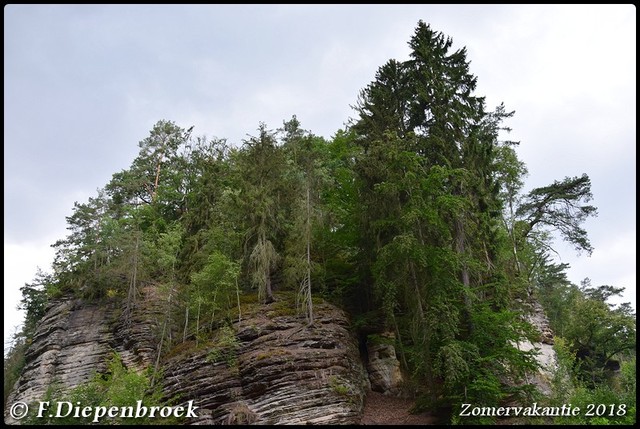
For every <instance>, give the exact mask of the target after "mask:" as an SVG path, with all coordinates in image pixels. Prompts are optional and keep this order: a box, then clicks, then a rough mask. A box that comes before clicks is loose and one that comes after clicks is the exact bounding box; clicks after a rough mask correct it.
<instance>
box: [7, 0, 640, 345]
mask: <svg viewBox="0 0 640 429" xmlns="http://www.w3.org/2000/svg"><path fill="white" fill-rule="evenodd" d="M420 19H422V20H423V21H425V22H426V23H429V24H430V25H431V27H432V28H433V29H434V30H437V31H441V32H443V33H444V34H445V35H447V36H450V37H451V38H452V39H453V43H454V48H456V49H457V48H462V47H464V46H466V47H467V50H468V56H467V59H468V60H470V61H471V65H470V71H471V73H473V74H474V75H476V76H477V77H478V87H477V90H476V95H479V96H486V100H487V107H488V108H489V109H492V108H493V107H495V106H496V105H498V104H499V103H501V102H504V103H505V106H506V108H507V109H508V110H515V111H516V114H515V116H514V117H513V118H512V119H511V120H509V121H508V122H507V123H506V125H508V126H510V127H511V128H512V129H513V131H512V133H511V135H510V138H511V139H513V140H518V141H520V142H521V144H520V147H519V149H518V153H519V156H520V158H521V159H522V160H523V161H524V162H525V163H526V164H527V167H528V169H529V173H530V174H529V177H528V178H527V182H526V185H525V191H528V190H530V189H532V188H534V187H538V186H544V185H548V184H551V183H552V182H553V181H554V180H561V179H563V178H564V177H566V176H577V175H580V174H582V173H587V174H588V175H589V177H590V178H591V181H592V191H593V194H594V201H593V202H592V204H594V205H595V206H597V207H598V211H599V216H598V217H597V218H594V219H590V220H588V221H587V222H586V224H585V228H586V229H587V231H588V233H589V235H590V238H591V241H592V244H593V246H594V247H595V251H594V252H593V255H592V256H591V257H587V256H586V255H585V254H583V255H581V256H577V255H576V254H575V252H574V251H573V250H572V249H571V248H570V247H568V246H565V245H563V244H562V243H558V245H557V250H558V252H559V253H560V255H561V257H562V262H568V263H570V264H571V269H570V271H569V279H570V280H571V281H572V282H574V283H576V284H579V282H580V281H581V280H582V279H584V278H585V277H589V278H591V279H592V282H593V284H594V285H602V284H610V285H615V286H623V287H625V288H626V289H627V290H626V294H625V297H624V301H631V302H632V303H633V305H634V306H635V288H636V262H635V261H636V145H635V143H636V120H635V117H636V11H635V7H634V6H632V5H613V6H611V5H601V6H591V5H586V6H585V5H583V6H560V5H479V6H470V5H382V6H372V5H361V6H358V5H313V6H312V5H293V6H289V5H260V6H257V5H239V6H235V5H204V6H195V5H190V6H178V5H155V6H152V5H150V6H146V5H84V6H70V5H63V6H61V5H35V6H32V5H10V6H5V8H4V298H5V302H4V311H5V316H4V317H5V319H4V321H5V328H4V337H5V344H6V342H7V339H8V337H9V336H10V334H11V333H13V332H14V331H15V328H14V327H15V326H16V325H18V324H19V323H20V322H21V317H22V316H21V315H18V313H17V312H16V311H15V307H16V305H17V303H18V301H19V299H20V292H19V288H20V287H21V286H22V285H24V283H25V282H30V281H31V280H32V279H33V277H34V274H35V272H36V267H38V266H39V267H41V268H42V269H44V270H45V271H49V270H50V265H51V262H52V260H53V249H51V248H50V245H51V244H52V243H53V242H55V241H56V240H58V239H61V238H63V237H65V236H66V232H67V231H66V229H65V227H66V222H65V216H69V215H70V214H71V213H72V207H73V203H74V201H78V202H86V201H87V199H88V198H89V197H90V196H95V195H96V190H97V189H98V188H102V187H103V186H104V185H105V184H106V183H107V182H108V181H109V179H110V178H111V175H112V174H113V173H115V172H118V171H120V170H122V169H125V168H128V167H129V165H130V164H131V162H132V161H133V159H134V158H135V157H136V156H137V154H138V146H137V144H138V142H139V141H140V140H143V139H144V138H145V137H147V135H148V134H149V131H150V130H151V128H152V126H153V125H154V124H155V123H156V122H157V121H158V120H161V119H166V120H171V121H174V122H176V124H177V125H179V126H181V127H183V128H187V127H190V126H192V125H193V126H194V134H195V135H206V136H208V137H219V138H226V139H227V140H228V141H229V142H230V143H232V144H240V143H241V141H242V139H244V138H246V136H247V134H251V135H255V134H256V129H257V127H258V125H259V122H261V121H262V122H265V123H266V124H267V126H268V127H269V128H278V127H280V126H281V125H282V121H283V120H285V119H290V118H291V116H292V115H294V114H295V115H296V116H297V117H298V119H299V120H300V122H301V123H302V126H303V128H305V129H308V130H310V131H312V132H313V133H315V134H317V135H322V136H324V137H327V138H330V137H332V136H333V135H334V134H335V132H336V131H337V130H338V129H340V128H342V127H343V126H344V123H345V122H346V121H347V120H348V118H349V117H352V116H354V112H353V110H352V109H351V108H350V106H351V105H353V104H354V103H355V102H356V99H357V95H358V93H359V91H360V90H361V89H362V88H364V87H365V86H366V85H367V84H368V83H369V82H371V81H372V80H373V79H374V77H375V73H376V70H377V69H378V67H380V66H382V65H383V64H384V63H385V62H386V61H387V60H389V59H391V58H394V59H397V60H399V61H404V60H406V59H408V54H409V48H408V45H407V43H408V41H409V39H410V38H411V36H412V35H413V33H414V30H415V27H416V24H417V22H418V20H420Z"/></svg>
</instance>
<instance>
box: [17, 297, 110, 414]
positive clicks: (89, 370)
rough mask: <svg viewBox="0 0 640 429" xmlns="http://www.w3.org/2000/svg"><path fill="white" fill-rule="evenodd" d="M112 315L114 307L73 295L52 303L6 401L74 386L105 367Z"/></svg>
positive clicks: (33, 398) (37, 396)
mask: <svg viewBox="0 0 640 429" xmlns="http://www.w3.org/2000/svg"><path fill="white" fill-rule="evenodd" d="M112 316H113V308H109V307H106V306H102V307H97V306H86V305H83V304H82V302H80V301H79V300H75V299H70V300H61V301H56V302H54V303H52V305H50V306H49V308H48V311H47V312H46V314H45V316H44V318H43V319H42V321H41V322H40V324H39V325H38V329H37V330H36V333H35V335H34V338H33V342H32V343H31V346H30V347H29V348H28V349H27V352H26V354H25V361H26V365H25V367H24V369H23V371H22V376H21V377H20V379H19V380H18V382H17V383H16V386H15V388H14V390H13V391H12V392H11V394H10V395H9V398H8V401H7V403H9V404H11V403H14V402H16V401H22V402H26V403H30V402H33V401H36V400H40V399H42V398H43V397H44V396H45V394H46V392H47V389H48V388H49V387H50V386H57V387H59V388H61V389H65V388H67V389H69V388H73V387H75V386H78V385H80V384H82V383H85V382H87V381H89V380H90V379H91V378H92V377H93V375H94V374H95V372H96V371H102V370H104V369H105V367H106V362H107V358H108V357H109V356H110V354H111V353H112V352H111V350H110V345H111V344H112V342H113V334H112V332H111V329H110V326H109V324H108V323H105V322H106V321H108V320H110V319H111V318H112ZM6 421H7V423H11V421H9V419H8V420H6Z"/></svg>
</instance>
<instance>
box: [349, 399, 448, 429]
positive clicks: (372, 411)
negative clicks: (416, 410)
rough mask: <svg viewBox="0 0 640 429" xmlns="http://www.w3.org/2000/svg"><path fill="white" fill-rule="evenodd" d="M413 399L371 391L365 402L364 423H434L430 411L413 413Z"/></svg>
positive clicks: (361, 422) (362, 422)
mask: <svg viewBox="0 0 640 429" xmlns="http://www.w3.org/2000/svg"><path fill="white" fill-rule="evenodd" d="M412 406H413V400H412V399H406V398H396V397H394V396H386V395H383V394H382V393H378V392H372V391H369V392H368V393H367V398H366V399H365V403H364V413H363V415H362V420H361V421H360V424H363V425H432V424H434V423H435V421H436V419H435V417H433V416H431V415H429V414H428V413H422V414H411V413H410V412H409V410H411V407H412Z"/></svg>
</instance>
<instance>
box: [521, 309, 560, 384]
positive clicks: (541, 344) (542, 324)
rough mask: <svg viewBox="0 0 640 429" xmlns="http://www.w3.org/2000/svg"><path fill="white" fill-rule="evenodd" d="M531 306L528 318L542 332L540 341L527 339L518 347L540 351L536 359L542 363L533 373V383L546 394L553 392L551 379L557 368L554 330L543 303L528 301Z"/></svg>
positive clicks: (524, 349)
mask: <svg viewBox="0 0 640 429" xmlns="http://www.w3.org/2000/svg"><path fill="white" fill-rule="evenodd" d="M525 307H528V308H529V311H528V313H527V314H526V320H527V321H528V322H529V323H531V324H532V325H533V326H534V327H535V328H536V329H537V330H538V332H539V333H540V337H539V339H538V341H535V342H533V343H532V342H529V341H525V342H523V343H520V344H518V348H519V349H520V350H523V351H529V350H532V349H535V350H536V351H537V352H538V355H537V357H536V360H537V361H538V363H540V366H541V369H540V372H539V373H537V374H534V375H533V380H532V381H533V383H534V384H535V385H536V386H537V387H538V390H540V392H541V393H542V394H544V395H549V394H550V393H551V379H552V378H553V373H554V371H555V369H556V352H555V350H554V349H553V331H552V330H551V328H550V327H549V319H547V316H546V315H545V314H544V309H543V308H542V305H540V303H538V302H537V301H532V302H529V303H526V305H525Z"/></svg>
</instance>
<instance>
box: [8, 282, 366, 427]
mask: <svg viewBox="0 0 640 429" xmlns="http://www.w3.org/2000/svg"><path fill="white" fill-rule="evenodd" d="M152 295H153V294H149V293H146V294H145V297H146V298H147V299H146V300H145V301H144V302H141V303H140V305H139V307H138V310H136V312H134V313H133V315H132V316H131V318H130V319H129V320H127V321H125V320H124V317H123V316H122V313H123V312H122V310H121V308H119V306H116V305H115V304H111V305H101V306H95V305H87V304H86V303H83V302H82V301H80V300H71V299H70V300H61V301H58V302H55V303H53V304H52V305H51V306H50V308H49V309H48V311H47V313H46V315H45V317H44V319H43V320H42V321H41V323H40V325H39V327H38V331H37V333H36V335H35V338H34V341H33V343H32V344H31V346H30V347H29V350H28V352H27V356H26V360H27V364H26V366H25V369H24V370H23V374H22V376H21V377H20V379H19V380H18V382H17V383H16V386H15V388H14V391H13V392H12V393H11V395H10V397H9V400H8V402H7V403H8V404H12V403H15V402H16V401H22V402H27V403H31V402H33V401H37V400H41V399H43V398H44V397H45V395H46V392H47V389H48V388H49V386H51V385H54V384H55V385H56V386H58V387H60V388H61V389H62V390H68V389H71V388H73V387H76V386H78V385H80V384H82V383H85V382H87V381H89V380H91V378H92V377H93V376H94V374H95V373H96V371H97V372H103V371H104V370H105V369H106V363H107V361H108V359H109V358H110V357H111V356H112V354H113V351H114V350H115V351H116V352H118V353H119V355H120V356H121V358H122V361H123V364H124V365H125V366H126V367H127V368H130V369H131V368H133V369H135V370H138V371H139V370H143V369H144V368H147V367H149V366H151V365H153V363H154V361H155V357H156V353H157V344H158V338H157V335H158V332H160V329H159V328H160V326H159V321H160V320H162V317H161V314H162V311H161V308H160V307H161V306H160V305H159V304H158V302H159V300H154V299H152V298H153V296H152ZM289 307H290V306H289V305H287V304H286V303H285V302H284V301H280V302H275V303H273V304H269V305H259V304H255V305H252V306H248V307H247V308H245V309H243V315H242V319H241V320H240V321H238V320H237V319H236V321H235V322H233V323H231V324H229V325H226V326H224V327H223V328H221V329H220V330H219V331H218V332H217V333H216V334H214V335H213V337H212V339H211V340H208V341H207V342H205V343H200V344H198V345H196V344H195V343H194V342H192V343H186V344H181V345H179V346H177V348H176V349H181V350H183V351H182V352H176V351H175V350H174V351H173V352H172V354H173V357H170V358H167V359H166V360H165V361H164V364H162V365H161V366H162V368H161V369H162V374H163V380H162V383H163V386H162V387H163V394H164V399H165V400H166V401H167V402H168V403H172V404H175V405H179V404H180V403H185V402H187V401H188V400H191V399H192V400H194V404H193V405H195V406H197V407H199V409H198V410H197V414H198V416H199V417H198V418H197V419H194V420H193V421H190V422H188V423H192V424H212V423H213V424H220V423H222V424H233V423H236V424H237V423H240V424H242V423H256V424H307V423H308V424H353V423H358V422H359V421H360V419H361V416H362V409H363V399H364V395H365V394H366V390H367V388H368V382H367V376H366V371H365V369H364V368H363V366H362V363H361V360H360V356H359V351H358V346H357V340H356V339H355V337H354V335H353V334H352V332H351V331H350V330H349V320H348V316H347V315H346V313H344V312H343V311H341V310H339V309H338V308H336V307H334V306H332V305H330V304H326V303H322V304H317V305H316V306H315V323H314V325H313V326H312V327H308V326H307V324H306V323H305V321H304V319H303V318H300V317H298V316H296V315H295V311H294V310H293V309H292V308H289ZM5 422H6V423H16V422H15V421H14V420H12V419H11V418H10V417H9V416H8V413H7V411H6V410H5Z"/></svg>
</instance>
